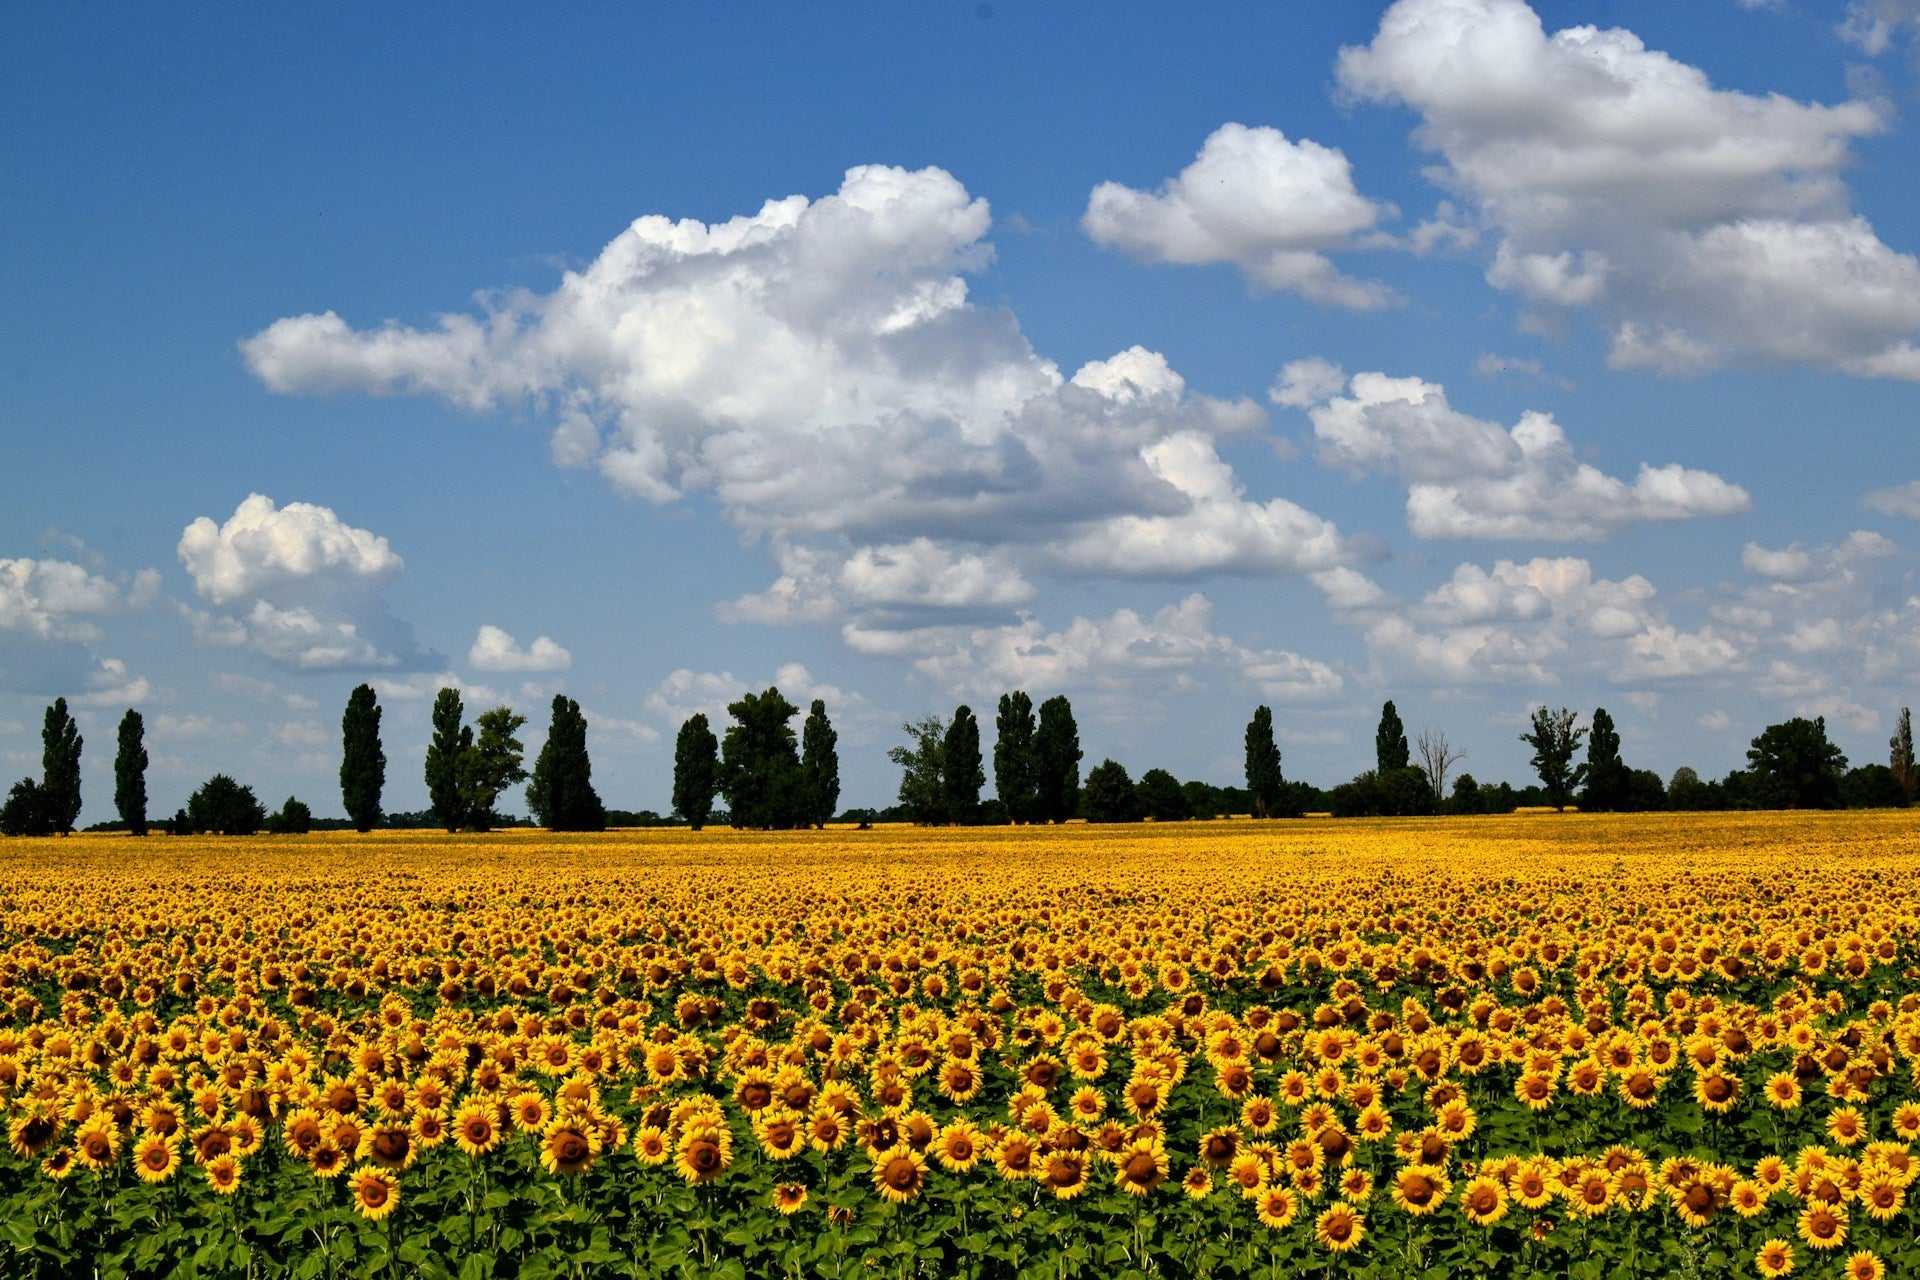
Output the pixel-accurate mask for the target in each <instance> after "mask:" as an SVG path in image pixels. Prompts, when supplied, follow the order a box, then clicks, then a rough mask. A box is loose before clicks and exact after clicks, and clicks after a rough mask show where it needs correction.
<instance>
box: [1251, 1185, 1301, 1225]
mask: <svg viewBox="0 0 1920 1280" xmlns="http://www.w3.org/2000/svg"><path fill="white" fill-rule="evenodd" d="M1254 1208H1255V1210H1256V1211H1257V1212H1258V1213H1259V1215H1260V1222H1261V1224H1262V1225H1263V1226H1265V1227H1267V1228H1269V1229H1270V1230H1273V1231H1283V1230H1285V1229H1286V1228H1287V1227H1290V1226H1292V1225H1293V1220H1294V1217H1295V1216H1296V1215H1298V1214H1299V1212H1300V1201H1299V1200H1298V1199H1296V1198H1295V1196H1294V1194H1293V1192H1291V1191H1289V1190H1287V1189H1286V1188H1285V1187H1281V1186H1274V1187H1268V1188H1266V1189H1265V1190H1263V1191H1261V1193H1260V1194H1259V1195H1258V1196H1257V1197H1255V1199H1254Z"/></svg>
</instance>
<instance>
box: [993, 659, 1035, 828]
mask: <svg viewBox="0 0 1920 1280" xmlns="http://www.w3.org/2000/svg"><path fill="white" fill-rule="evenodd" d="M993 731H994V742H993V789H994V792H995V794H997V795H998V796H999V797H1000V803H1001V804H1003V805H1005V806H1006V809H1007V821H1009V822H1032V821H1033V820H1034V816H1035V813H1036V810H1037V807H1038V804H1039V797H1040V789H1039V787H1040V779H1039V776H1038V774H1037V773H1036V762H1035V760H1034V754H1033V737H1034V727H1033V699H1032V698H1029V697H1028V696H1027V695H1026V693H1025V692H1023V691H1022V690H1019V689H1015V690H1014V691H1013V692H1012V693H1003V694H1001V695H1000V711H999V714H998V715H996V716H995V717H994V720H993Z"/></svg>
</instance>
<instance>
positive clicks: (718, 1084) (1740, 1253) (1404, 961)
mask: <svg viewBox="0 0 1920 1280" xmlns="http://www.w3.org/2000/svg"><path fill="white" fill-rule="evenodd" d="M1917 837H1920V811H1904V812H1869V813H1838V814H1726V815H1721V814H1715V815H1686V816H1684V817H1682V816H1664V815H1645V816H1632V817H1584V816H1579V815H1573V814H1566V815H1554V814H1520V815H1515V816H1512V817H1503V818H1478V819H1459V820H1427V821H1407V822H1386V821H1383V822H1361V821H1341V822H1333V821H1327V820H1311V819H1310V820H1305V821H1297V822H1273V823H1266V822H1263V823H1254V822H1249V821H1237V822H1211V823H1188V824H1180V825H1169V826H1161V827H1155V826H1151V825H1134V826H1124V827H1091V826H1083V825H1073V826H1069V827H1065V828H1028V829H1004V828H1001V829H991V830H980V829H973V830H967V829H942V830H916V829H913V828H907V827H898V828H882V829H878V830H873V831H854V830H851V829H830V830H827V831H824V832H804V833H789V834H777V835H762V834H749V833H737V832H731V831H723V830H709V831H705V832H702V833H698V834H694V833H689V832H686V831H648V832H645V833H634V832H626V833H609V834H606V835H595V836H585V837H555V836H547V835H544V834H540V833H527V832H509V833H499V834H492V835H485V836H441V835H435V834H422V833H380V834H374V835H369V836H353V835H336V836H322V835H312V836H304V837H287V838H277V839H276V838H268V837H259V838H252V839H235V840H222V839H167V838H163V837H154V838H150V839H148V840H145V841H135V840H130V839H127V838H124V837H91V836H75V837H72V838H69V839H65V840H34V841H25V840H20V841H10V842H6V843H5V844H0V856H4V857H5V859H6V861H7V866H6V874H5V878H4V880H3V881H0V1107H3V1108H4V1111H5V1123H6V1130H7V1138H8V1148H7V1150H6V1151H4V1152H0V1274H3V1275H6V1276H9V1277H14V1276H19V1277H25V1276H35V1275H48V1276H51V1275H61V1276H68V1275H71V1276H92V1275H95V1274H98V1275H102V1276H112V1275H152V1274H174V1273H176V1271H177V1272H178V1273H179V1274H183V1275H196V1274H197V1275H204V1276H212V1275H248V1276H279V1275H294V1276H299V1277H317V1276H364V1275H386V1274H397V1275H416V1274H417V1275H424V1276H447V1275H453V1276H458V1277H460V1278H461V1280H478V1278H480V1277H486V1276H521V1277H537V1276H548V1275H577V1276H603V1275H604V1276H654V1275H661V1276H666V1275H699V1276H708V1275H720V1276H760V1275H774V1276H782V1275H795V1276H868V1275H927V1276H934V1275H938V1276H1016V1275H1019V1276H1033V1277H1039V1276H1048V1277H1065V1276H1088V1277H1093V1276H1099V1277H1115V1276H1141V1275H1149V1276H1155V1275H1166V1276H1203V1275H1216V1276H1291V1275H1306V1276H1321V1275H1336V1276H1337V1275H1367V1276H1377V1277H1432V1278H1434V1280H1438V1278H1439V1277H1443V1276H1461V1275H1497V1276H1508V1275H1511V1276H1531V1275H1535V1274H1541V1275H1553V1276H1558V1275H1572V1276H1576V1277H1614V1276H1666V1275H1698V1276H1756V1275H1758V1276H1776V1275H1782V1274H1787V1273H1789V1272H1791V1274H1794V1275H1817V1276H1843V1275H1844V1276H1849V1277H1872V1276H1876V1275H1879V1274H1881V1272H1882V1270H1884V1272H1885V1273H1886V1274H1889V1275H1911V1274H1915V1273H1916V1272H1920V1246H1917V1245H1916V1243H1915V1240H1916V1231H1917V1230H1920V1216H1916V1214H1915V1211H1914V1209H1913V1207H1912V1206H1910V1205H1909V1204H1908V1192H1909V1187H1910V1184H1911V1183H1912V1181H1913V1180H1914V1178H1915V1177H1916V1174H1920V1164H1917V1163H1916V1156H1915V1149H1914V1146H1913V1143H1914V1142H1915V1140H1916V1139H1920V1085H1917V1084H1916V1070H1917V1067H1920V968H1916V955H1917V954H1920V951H1917V950H1916V943H1917V942H1920V939H1917V938H1916V931H1917V930H1920V887H1917V883H1916V878H1915V875H1914V872H1915V870H1916V867H1917V866H1920V839H1917Z"/></svg>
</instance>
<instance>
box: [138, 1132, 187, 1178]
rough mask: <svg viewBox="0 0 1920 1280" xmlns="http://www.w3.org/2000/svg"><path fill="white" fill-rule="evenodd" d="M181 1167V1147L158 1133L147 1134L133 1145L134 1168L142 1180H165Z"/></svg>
mask: <svg viewBox="0 0 1920 1280" xmlns="http://www.w3.org/2000/svg"><path fill="white" fill-rule="evenodd" d="M179 1167H180V1148H179V1146H178V1145H177V1144H175V1143H173V1142H171V1141H169V1140H167V1139H166V1138H163V1137H161V1136H160V1135H159V1134H157V1133H150V1134H147V1135H146V1136H145V1137H143V1138H141V1139H140V1141H138V1142H136V1143H135V1144H134V1147H133V1169H134V1172H135V1173H137V1174H139V1175H140V1181H142V1182H165V1181H166V1180H167V1179H168V1178H171V1177H172V1176H173V1175H174V1172H175V1171H176V1170H177V1169H179Z"/></svg>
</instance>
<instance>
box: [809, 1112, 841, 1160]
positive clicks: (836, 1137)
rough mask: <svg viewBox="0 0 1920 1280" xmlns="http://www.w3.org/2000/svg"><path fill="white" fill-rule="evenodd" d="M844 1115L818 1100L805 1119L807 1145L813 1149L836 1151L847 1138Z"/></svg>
mask: <svg viewBox="0 0 1920 1280" xmlns="http://www.w3.org/2000/svg"><path fill="white" fill-rule="evenodd" d="M847 1133H848V1126H847V1121H846V1117H845V1116H843V1115H842V1114H841V1113H840V1112H839V1111H837V1110H835V1109H834V1108H833V1106H832V1105H831V1104H829V1103H827V1102H826V1101H824V1100H823V1101H822V1102H820V1103H819V1104H818V1105H817V1106H815V1107H814V1109H813V1114H812V1115H811V1116H810V1117H808V1119H807V1145H808V1146H810V1147H812V1148H813V1149H814V1150H815V1151H819V1152H823V1153H824V1152H828V1151H836V1150H838V1149H839V1148H840V1147H841V1146H842V1145H844V1144H845V1142H846V1140H847Z"/></svg>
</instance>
